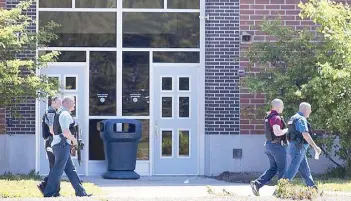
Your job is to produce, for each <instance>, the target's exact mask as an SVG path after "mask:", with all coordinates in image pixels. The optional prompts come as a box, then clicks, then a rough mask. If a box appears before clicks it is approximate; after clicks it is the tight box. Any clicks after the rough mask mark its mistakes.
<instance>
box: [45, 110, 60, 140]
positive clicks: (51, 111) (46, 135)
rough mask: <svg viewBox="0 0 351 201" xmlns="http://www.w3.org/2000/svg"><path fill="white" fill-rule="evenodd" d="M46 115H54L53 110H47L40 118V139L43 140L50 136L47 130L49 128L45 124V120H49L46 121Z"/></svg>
mask: <svg viewBox="0 0 351 201" xmlns="http://www.w3.org/2000/svg"><path fill="white" fill-rule="evenodd" d="M48 113H56V111H54V110H49V111H47V112H45V114H44V115H43V117H42V121H41V127H42V137H43V138H44V140H45V139H47V138H48V137H50V136H51V133H50V128H49V126H48V125H47V124H46V123H45V120H47V121H49V119H48Z"/></svg>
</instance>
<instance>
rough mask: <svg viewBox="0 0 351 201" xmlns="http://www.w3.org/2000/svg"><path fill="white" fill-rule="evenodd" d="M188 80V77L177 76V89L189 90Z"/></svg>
mask: <svg viewBox="0 0 351 201" xmlns="http://www.w3.org/2000/svg"><path fill="white" fill-rule="evenodd" d="M189 85H190V80H189V77H180V78H179V91H189V90H190V86H189Z"/></svg>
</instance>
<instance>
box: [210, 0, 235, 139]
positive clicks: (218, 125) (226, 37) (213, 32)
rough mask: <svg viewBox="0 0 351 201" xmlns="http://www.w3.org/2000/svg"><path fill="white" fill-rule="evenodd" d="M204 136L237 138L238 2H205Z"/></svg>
mask: <svg viewBox="0 0 351 201" xmlns="http://www.w3.org/2000/svg"><path fill="white" fill-rule="evenodd" d="M207 14H208V15H209V16H210V19H209V20H207V21H206V36H205V41H206V74H205V76H206V78H205V79H206V80H205V110H206V111H205V129H206V134H210V135H212V134H215V135H217V134H224V135H229V134H239V77H238V69H239V62H238V56H239V0H206V15H207Z"/></svg>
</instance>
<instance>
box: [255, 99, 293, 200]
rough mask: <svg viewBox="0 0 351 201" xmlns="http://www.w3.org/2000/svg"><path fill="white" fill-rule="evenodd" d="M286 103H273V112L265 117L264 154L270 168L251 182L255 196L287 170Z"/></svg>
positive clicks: (274, 101) (277, 100) (278, 101)
mask: <svg viewBox="0 0 351 201" xmlns="http://www.w3.org/2000/svg"><path fill="white" fill-rule="evenodd" d="M283 109H284V103H283V101H282V100H280V99H274V100H273V101H272V110H271V111H270V112H269V113H267V116H266V117H265V135H266V142H265V145H264V152H265V154H266V155H267V156H268V159H269V163H270V167H269V169H268V170H267V171H265V172H264V173H263V174H262V175H261V176H260V177H259V178H258V179H256V180H254V181H251V182H250V185H251V188H252V192H253V193H254V195H256V196H259V189H260V188H261V187H262V186H264V185H265V184H267V183H268V182H269V181H270V180H271V179H272V178H273V177H274V176H275V175H276V174H277V173H278V179H280V178H282V177H283V175H284V173H285V168H286V147H287V146H286V135H285V134H286V133H287V131H288V129H287V128H285V123H284V120H283V118H282V117H281V116H279V114H280V113H282V112H283Z"/></svg>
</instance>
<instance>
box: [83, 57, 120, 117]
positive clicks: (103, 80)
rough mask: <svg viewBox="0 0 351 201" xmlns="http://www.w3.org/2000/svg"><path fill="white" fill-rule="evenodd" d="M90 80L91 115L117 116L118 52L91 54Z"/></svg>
mask: <svg viewBox="0 0 351 201" xmlns="http://www.w3.org/2000/svg"><path fill="white" fill-rule="evenodd" d="M89 79H90V87H89V91H90V100H89V103H90V105H89V114H90V115H92V116H108V115H111V116H114V115H116V52H90V77H89Z"/></svg>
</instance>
